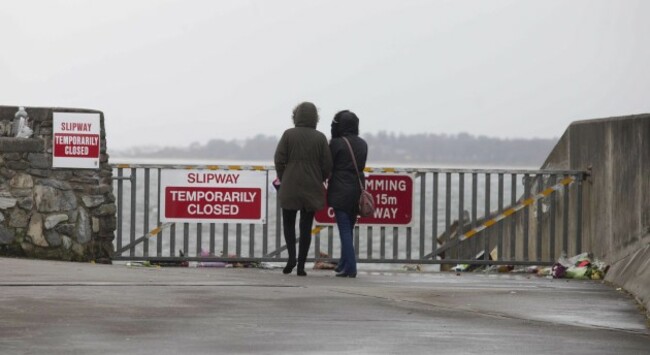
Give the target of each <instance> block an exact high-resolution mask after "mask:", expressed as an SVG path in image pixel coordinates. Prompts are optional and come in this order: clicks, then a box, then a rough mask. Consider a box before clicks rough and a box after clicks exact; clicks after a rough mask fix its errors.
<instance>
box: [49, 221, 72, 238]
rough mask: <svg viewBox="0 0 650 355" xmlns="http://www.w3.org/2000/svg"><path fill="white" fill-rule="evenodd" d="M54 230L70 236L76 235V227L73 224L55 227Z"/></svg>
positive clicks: (62, 224)
mask: <svg viewBox="0 0 650 355" xmlns="http://www.w3.org/2000/svg"><path fill="white" fill-rule="evenodd" d="M54 230H55V231H57V232H59V233H61V234H65V235H68V236H73V235H74V230H75V225H74V224H72V223H61V224H57V225H56V226H55V227H54Z"/></svg>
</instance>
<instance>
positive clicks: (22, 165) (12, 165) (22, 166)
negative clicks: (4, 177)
mask: <svg viewBox="0 0 650 355" xmlns="http://www.w3.org/2000/svg"><path fill="white" fill-rule="evenodd" d="M5 165H6V166H7V168H9V169H11V170H26V169H27V168H29V163H27V162H24V161H22V160H17V161H8V162H7V163H6V164H5Z"/></svg>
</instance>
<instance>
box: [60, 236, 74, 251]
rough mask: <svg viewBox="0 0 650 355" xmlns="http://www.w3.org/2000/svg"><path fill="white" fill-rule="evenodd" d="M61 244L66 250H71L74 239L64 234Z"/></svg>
mask: <svg viewBox="0 0 650 355" xmlns="http://www.w3.org/2000/svg"><path fill="white" fill-rule="evenodd" d="M61 244H62V245H63V247H64V248H65V249H66V250H70V248H72V239H71V238H70V237H68V236H65V235H64V236H62V237H61Z"/></svg>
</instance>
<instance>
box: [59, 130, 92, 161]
mask: <svg viewBox="0 0 650 355" xmlns="http://www.w3.org/2000/svg"><path fill="white" fill-rule="evenodd" d="M54 156H55V157H71V158H97V157H99V134H77V133H56V134H55V135H54Z"/></svg>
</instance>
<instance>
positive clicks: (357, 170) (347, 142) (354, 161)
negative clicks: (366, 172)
mask: <svg viewBox="0 0 650 355" xmlns="http://www.w3.org/2000/svg"><path fill="white" fill-rule="evenodd" d="M341 138H343V140H344V141H345V143H346V144H347V145H348V150H349V151H350V156H351V157H352V162H353V163H354V171H356V172H357V178H358V179H359V187H361V191H363V190H365V189H364V188H363V184H362V183H361V175H359V167H358V166H357V159H356V158H355V157H354V151H353V150H352V146H351V145H350V141H348V139H347V138H345V137H341Z"/></svg>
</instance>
